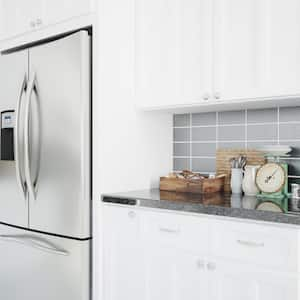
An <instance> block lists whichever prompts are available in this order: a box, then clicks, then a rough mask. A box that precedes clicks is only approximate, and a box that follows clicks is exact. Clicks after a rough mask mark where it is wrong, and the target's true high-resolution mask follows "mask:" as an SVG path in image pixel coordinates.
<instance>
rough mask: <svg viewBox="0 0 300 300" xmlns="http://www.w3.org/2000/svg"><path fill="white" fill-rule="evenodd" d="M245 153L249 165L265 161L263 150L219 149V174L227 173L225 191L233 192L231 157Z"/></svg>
mask: <svg viewBox="0 0 300 300" xmlns="http://www.w3.org/2000/svg"><path fill="white" fill-rule="evenodd" d="M240 155H244V156H246V157H247V164H248V165H263V164H264V163H265V161H266V160H265V157H264V154H263V152H260V151H257V150H251V149H219V150H217V157H216V160H217V161H216V169H217V175H220V174H225V175H226V178H225V186H224V191H225V192H231V188H230V180H231V165H230V159H231V158H232V157H238V156H240Z"/></svg>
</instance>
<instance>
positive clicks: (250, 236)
mask: <svg viewBox="0 0 300 300" xmlns="http://www.w3.org/2000/svg"><path fill="white" fill-rule="evenodd" d="M211 245H212V253H213V255H215V256H218V257H224V258H229V259H233V260H239V261H242V262H246V263H253V264H257V265H262V266H267V267H271V268H275V269H282V270H286V271H297V262H298V261H297V250H298V230H296V229H289V228H277V227H275V226H268V225H266V226H264V225H257V224H243V223H238V222H227V221H226V222H218V223H216V224H214V226H213V232H212V237H211Z"/></svg>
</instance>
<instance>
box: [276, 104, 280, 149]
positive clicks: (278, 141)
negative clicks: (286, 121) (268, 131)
mask: <svg viewBox="0 0 300 300" xmlns="http://www.w3.org/2000/svg"><path fill="white" fill-rule="evenodd" d="M279 120H280V108H279V106H278V107H277V145H280V125H279V124H280V123H279Z"/></svg>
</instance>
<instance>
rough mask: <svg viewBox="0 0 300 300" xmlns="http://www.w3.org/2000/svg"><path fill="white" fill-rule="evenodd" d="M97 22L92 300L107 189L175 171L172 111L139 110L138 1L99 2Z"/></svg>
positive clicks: (98, 294)
mask: <svg viewBox="0 0 300 300" xmlns="http://www.w3.org/2000/svg"><path fill="white" fill-rule="evenodd" d="M97 5H98V8H97V12H98V14H97V16H96V20H95V26H94V78H95V81H94V95H93V98H94V103H93V118H94V122H93V130H94V133H93V142H94V147H93V152H94V153H93V154H94V155H93V157H94V159H93V201H94V209H93V213H94V218H93V220H94V225H93V235H94V243H93V251H94V256H93V273H94V275H93V276H94V277H93V285H94V292H93V294H94V297H93V300H102V299H103V298H102V292H103V288H102V278H103V277H102V276H103V267H102V266H103V264H102V222H101V220H102V217H101V216H102V210H101V207H102V206H101V202H100V196H101V194H103V193H111V192H112V193H113V192H120V191H129V190H135V189H144V188H149V187H150V186H153V185H156V186H157V184H158V180H159V176H161V175H165V174H167V173H168V172H169V171H170V170H171V169H172V136H173V133H172V115H171V114H168V113H158V112H152V113H150V112H148V113H143V112H141V111H137V109H136V107H135V103H134V102H135V101H134V90H135V86H134V82H135V78H134V76H135V74H134V0H98V1H97Z"/></svg>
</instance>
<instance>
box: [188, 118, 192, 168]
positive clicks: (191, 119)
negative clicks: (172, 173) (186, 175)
mask: <svg viewBox="0 0 300 300" xmlns="http://www.w3.org/2000/svg"><path fill="white" fill-rule="evenodd" d="M189 119H190V171H193V159H192V155H193V152H192V141H193V130H192V126H193V114H190V118H189Z"/></svg>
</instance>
